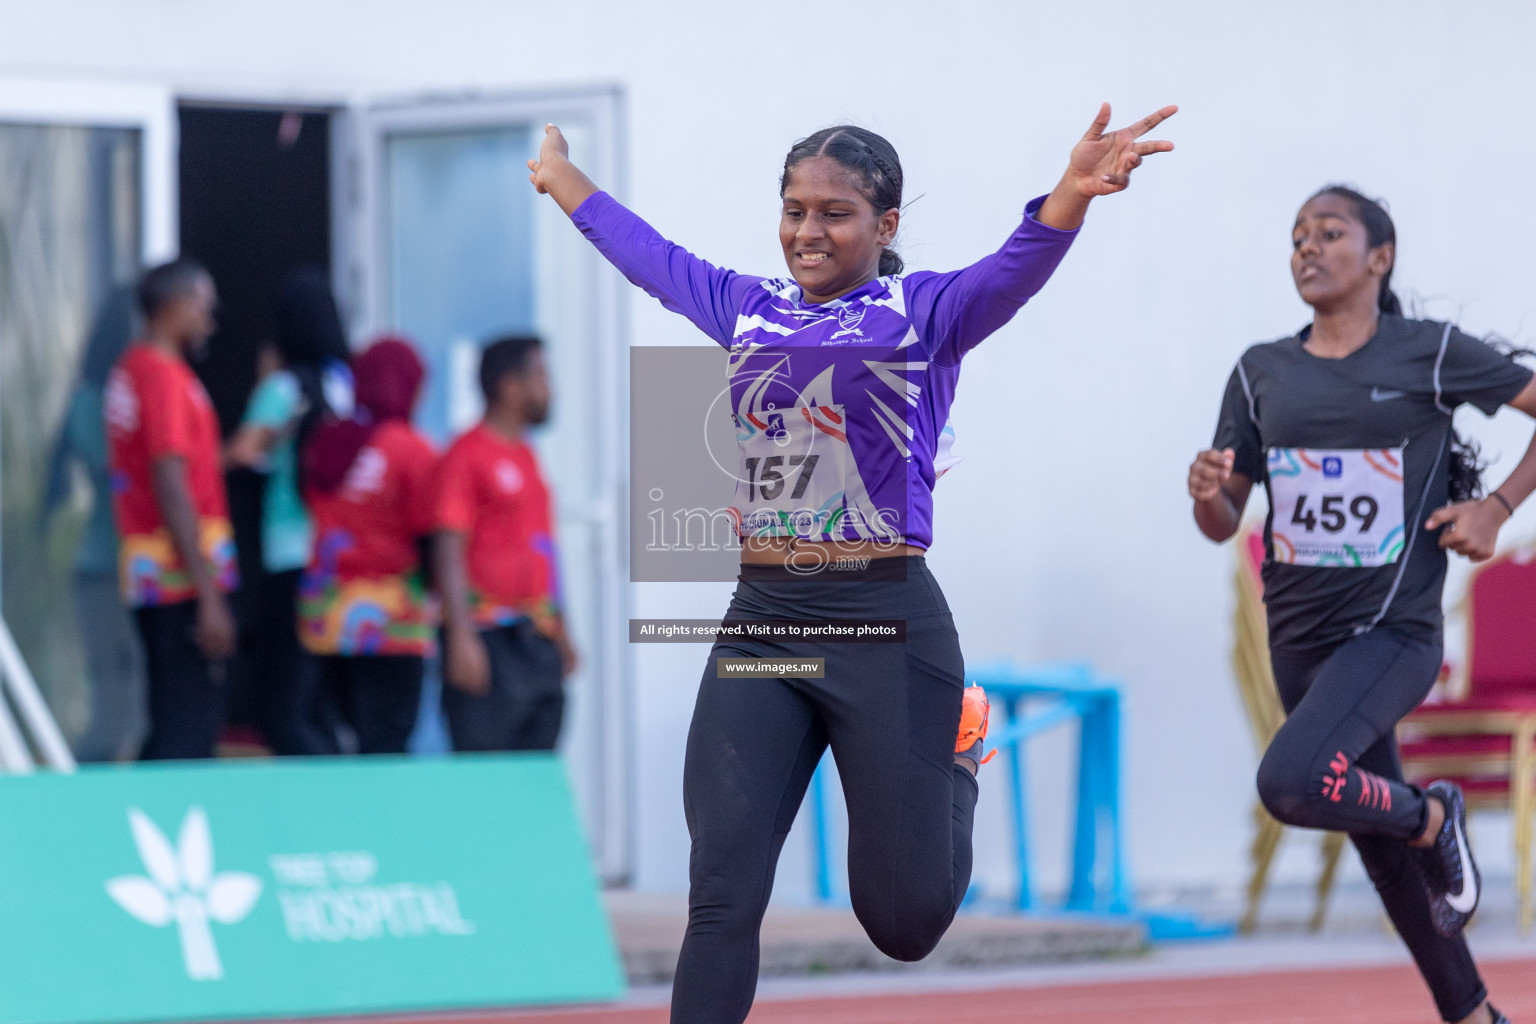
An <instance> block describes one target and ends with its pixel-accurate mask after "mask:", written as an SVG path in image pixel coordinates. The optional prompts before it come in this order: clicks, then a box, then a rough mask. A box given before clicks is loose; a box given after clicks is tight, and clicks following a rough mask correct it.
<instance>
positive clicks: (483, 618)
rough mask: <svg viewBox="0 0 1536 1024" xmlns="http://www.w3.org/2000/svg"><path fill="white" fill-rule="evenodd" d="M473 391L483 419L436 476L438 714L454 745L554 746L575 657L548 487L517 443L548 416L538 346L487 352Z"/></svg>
mask: <svg viewBox="0 0 1536 1024" xmlns="http://www.w3.org/2000/svg"><path fill="white" fill-rule="evenodd" d="M480 389H481V390H482V391H483V392H484V393H485V406H486V408H485V419H484V420H482V421H481V423H480V424H479V425H477V426H476V427H474V428H473V429H471V430H470V431H469V432H468V433H466V434H464V436H462V437H460V438H459V439H458V441H456V442H455V443H454V445H453V447H451V448H450V449H449V450H448V454H447V455H446V456H444V458H443V462H442V469H441V473H440V475H439V478H438V492H437V493H438V498H437V528H438V536H437V546H436V556H435V558H436V568H437V584H438V589H439V591H440V593H441V596H442V599H443V618H444V625H445V632H446V644H445V650H444V671H443V675H444V679H445V681H446V682H447V683H448V686H447V687H445V688H444V690H443V711H444V713H445V714H446V716H447V719H448V729H449V732H450V734H451V735H452V737H453V745H454V748H455V749H456V750H553V749H554V747H555V740H556V739H557V738H558V737H559V735H560V722H561V718H562V717H563V715H564V710H565V690H564V677H565V676H566V675H568V674H569V673H570V672H571V671H572V670H573V669H574V668H575V663H576V656H575V652H574V651H573V650H572V649H571V645H570V642H569V641H568V640H567V638H566V634H565V625H564V623H563V621H562V619H561V615H560V604H559V600H560V593H559V576H558V572H557V569H556V563H555V543H554V530H553V527H552V524H551V516H550V499H549V490H548V488H546V487H545V485H544V478H543V476H542V474H540V472H539V464H538V460H537V459H536V458H535V457H534V453H533V449H532V448H530V447H529V446H528V445H527V443H526V442H525V439H524V432H525V430H526V429H527V428H528V427H530V426H537V425H538V424H540V423H543V422H544V421H545V420H546V419H548V418H549V391H550V389H549V374H548V372H547V370H546V369H545V365H544V354H543V351H542V350H541V346H540V344H539V340H538V339H537V338H526V337H516V338H503V339H501V340H500V341H497V342H494V343H492V344H491V345H490V346H488V347H487V348H486V350H485V352H484V354H483V355H482V356H481V361H480Z"/></svg>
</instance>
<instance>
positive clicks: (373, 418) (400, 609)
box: [298, 337, 437, 754]
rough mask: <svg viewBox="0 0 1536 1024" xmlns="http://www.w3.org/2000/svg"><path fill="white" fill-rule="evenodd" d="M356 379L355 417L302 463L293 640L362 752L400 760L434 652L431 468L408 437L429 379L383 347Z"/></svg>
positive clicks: (415, 437)
mask: <svg viewBox="0 0 1536 1024" xmlns="http://www.w3.org/2000/svg"><path fill="white" fill-rule="evenodd" d="M353 377H354V380H355V389H356V390H355V393H356V404H355V411H354V413H353V415H352V416H351V418H349V419H344V420H343V419H336V418H334V417H331V418H327V419H326V420H325V421H324V422H322V423H321V425H320V426H319V427H318V428H317V429H316V431H315V435H314V437H313V439H312V440H311V442H310V444H309V446H308V448H307V449H306V451H305V454H304V473H303V486H304V498H305V501H306V502H307V503H308V505H309V508H310V513H311V515H312V516H313V518H314V523H315V541H314V549H313V552H312V554H311V556H310V560H309V565H308V567H307V568H306V569H305V570H304V575H303V578H302V581H301V582H300V585H299V625H298V628H299V637H300V639H301V640H302V641H303V643H304V646H305V647H306V648H308V649H309V651H310V652H311V653H313V654H315V655H317V656H318V661H319V664H320V672H321V677H322V679H323V680H324V688H325V691H326V692H327V694H328V695H329V697H330V699H331V700H332V701H333V702H334V705H335V710H336V711H337V713H339V714H340V715H341V717H342V719H343V720H344V721H345V722H346V724H347V725H348V726H350V727H351V729H352V731H353V732H354V733H355V735H356V737H357V749H358V752H359V753H362V754H401V753H404V752H405V749H406V741H407V740H409V739H410V735H411V730H412V729H413V728H414V727H415V724H416V713H417V708H418V706H419V704H420V702H421V684H422V677H423V674H424V666H425V663H426V662H425V659H426V656H427V655H428V654H430V653H431V652H432V648H433V641H434V636H433V632H434V619H435V616H434V614H433V608H432V603H431V601H430V600H429V597H428V593H427V586H426V581H425V579H424V578H423V570H424V565H423V559H422V555H421V552H422V544H421V541H422V540H423V538H425V537H427V536H428V535H429V534H430V533H431V532H432V526H433V517H434V513H435V509H434V505H433V499H434V496H435V492H434V490H433V483H434V480H433V477H434V475H435V473H436V470H437V457H436V455H435V454H434V452H433V451H432V446H431V445H430V444H429V443H428V442H427V440H426V439H425V438H423V437H422V436H421V435H420V434H418V433H417V432H416V431H415V430H414V429H412V427H411V411H412V409H413V408H414V407H415V405H416V398H417V396H418V395H419V394H420V393H421V385H422V382H423V380H424V379H425V377H426V370H425V368H424V367H423V366H422V362H421V358H420V357H419V356H418V355H417V354H416V350H415V349H414V348H413V347H412V346H411V344H410V343H409V342H407V341H406V340H405V339H403V338H397V337H384V338H381V339H379V340H378V341H376V342H375V343H374V344H373V345H372V346H370V347H369V348H368V350H367V351H365V352H363V353H362V354H361V355H360V356H358V357H357V359H356V360H354V362H353ZM337 749H340V747H339V746H338V747H337Z"/></svg>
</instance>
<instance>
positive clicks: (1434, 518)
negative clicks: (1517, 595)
mask: <svg viewBox="0 0 1536 1024" xmlns="http://www.w3.org/2000/svg"><path fill="white" fill-rule="evenodd" d="M1508 518H1509V513H1508V512H1506V511H1505V509H1504V506H1503V505H1500V504H1499V502H1498V501H1497V499H1494V498H1484V499H1482V500H1481V501H1458V502H1456V503H1455V504H1454V505H1445V506H1442V507H1441V508H1437V509H1435V511H1434V512H1433V513H1431V514H1430V517H1429V519H1428V521H1427V522H1425V524H1424V529H1426V530H1440V527H1442V526H1443V527H1445V529H1443V530H1440V546H1441V547H1442V548H1445V549H1446V550H1447V551H1454V552H1456V553H1457V554H1458V555H1466V556H1467V557H1468V558H1470V559H1471V560H1472V561H1474V562H1486V561H1487V560H1488V559H1490V558H1492V557H1493V549H1494V547H1495V546H1496V545H1497V544H1498V541H1499V527H1501V526H1503V525H1504V520H1506V519H1508Z"/></svg>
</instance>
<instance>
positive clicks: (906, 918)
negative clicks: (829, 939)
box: [853, 900, 955, 963]
mask: <svg viewBox="0 0 1536 1024" xmlns="http://www.w3.org/2000/svg"><path fill="white" fill-rule="evenodd" d="M870 902H873V901H857V900H856V901H855V902H854V906H853V909H854V913H855V914H856V915H857V916H858V918H859V921H860V923H861V924H863V925H864V930H865V932H867V933H868V934H869V940H870V941H871V942H873V943H874V944H875V948H876V949H878V950H879V951H880V952H882V953H884V954H885V955H886V956H888V957H890V958H891V959H892V960H901V961H903V962H906V963H911V962H913V961H915V960H921V959H923V958H924V957H926V956H927V955H928V954H929V953H932V952H933V950H934V947H935V946H937V945H938V944H939V940H940V939H942V938H943V937H944V933H945V932H946V931H948V930H949V924H950V922H951V921H953V920H954V917H955V911H954V908H953V907H952V906H950V905H949V902H948V901H947V900H945V901H938V900H935V901H931V903H930V905H928V906H921V907H918V906H907V907H897V908H892V907H891V906H890V904H889V902H888V901H881V903H880V905H878V906H870V905H869V903H870ZM861 903H862V904H863V906H862V907H861Z"/></svg>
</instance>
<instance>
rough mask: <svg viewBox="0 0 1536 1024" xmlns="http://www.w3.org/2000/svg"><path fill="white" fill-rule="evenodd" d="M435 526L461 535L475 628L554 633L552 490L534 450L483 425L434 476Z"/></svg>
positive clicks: (556, 601) (446, 458)
mask: <svg viewBox="0 0 1536 1024" xmlns="http://www.w3.org/2000/svg"><path fill="white" fill-rule="evenodd" d="M437 526H438V528H439V529H443V530H454V531H456V532H459V533H462V534H464V535H465V537H466V545H465V560H466V562H467V563H468V564H467V569H468V572H469V584H470V591H471V592H470V610H471V611H472V612H473V614H474V616H475V621H476V622H478V623H480V624H481V625H485V626H499V625H506V624H507V623H509V622H512V621H514V620H516V619H520V618H530V619H532V620H533V622H534V624H535V625H537V626H538V627H539V628H540V629H541V630H544V631H545V632H547V633H548V632H553V631H554V630H555V629H556V628H557V626H556V620H555V615H556V611H557V609H558V607H559V591H558V587H559V580H558V573H557V572H556V568H555V542H554V531H553V528H552V527H551V525H550V508H549V489H548V488H547V487H546V486H545V485H544V477H543V476H542V475H541V474H540V473H539V464H538V460H537V459H536V458H535V457H534V454H533V450H532V449H531V448H529V447H528V446H527V445H526V444H523V443H522V442H520V441H509V440H507V439H506V438H504V437H502V436H501V435H500V434H497V433H496V432H495V431H493V430H491V428H490V427H488V426H486V425H485V424H484V423H481V424H480V425H479V426H477V427H475V428H473V429H472V430H470V431H469V432H468V433H466V434H464V436H463V437H460V438H459V439H458V440H457V441H455V442H454V444H453V447H452V448H450V449H448V454H447V455H445V456H444V457H443V464H442V468H441V470H440V472H439V475H438V487H437Z"/></svg>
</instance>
